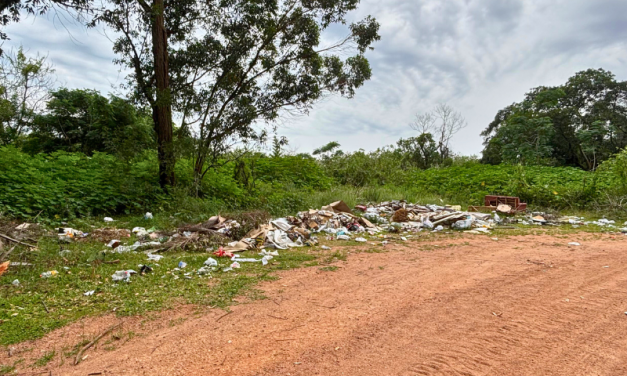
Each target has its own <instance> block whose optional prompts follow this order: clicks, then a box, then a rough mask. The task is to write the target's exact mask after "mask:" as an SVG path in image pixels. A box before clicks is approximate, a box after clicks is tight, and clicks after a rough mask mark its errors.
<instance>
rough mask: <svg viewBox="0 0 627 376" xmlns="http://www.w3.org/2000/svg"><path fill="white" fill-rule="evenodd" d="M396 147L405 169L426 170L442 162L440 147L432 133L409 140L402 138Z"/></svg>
mask: <svg viewBox="0 0 627 376" xmlns="http://www.w3.org/2000/svg"><path fill="white" fill-rule="evenodd" d="M396 145H397V149H396V151H397V153H398V154H399V155H400V158H401V160H402V163H403V168H408V167H416V168H419V169H422V170H425V169H427V168H430V167H433V166H435V165H437V164H438V163H440V162H441V160H440V154H439V153H438V146H437V144H436V143H435V141H434V140H433V136H432V135H431V133H423V134H421V135H420V136H418V137H410V138H407V139H402V138H401V139H400V140H399V141H398V142H397V143H396Z"/></svg>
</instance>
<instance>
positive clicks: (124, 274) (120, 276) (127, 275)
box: [111, 270, 137, 282]
mask: <svg viewBox="0 0 627 376" xmlns="http://www.w3.org/2000/svg"><path fill="white" fill-rule="evenodd" d="M131 274H137V272H136V271H134V270H118V271H116V272H115V273H114V274H113V275H112V276H111V280H112V281H113V282H119V281H124V282H130V281H131Z"/></svg>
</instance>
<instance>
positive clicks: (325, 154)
mask: <svg viewBox="0 0 627 376" xmlns="http://www.w3.org/2000/svg"><path fill="white" fill-rule="evenodd" d="M340 146H341V145H340V144H339V143H338V142H337V141H331V142H329V143H328V144H326V145H324V146H321V147H319V148H318V149H316V150H314V151H313V153H311V154H313V155H319V156H321V157H322V158H329V157H330V156H331V154H332V153H333V152H334V151H340V152H341V150H338V149H339V147H340Z"/></svg>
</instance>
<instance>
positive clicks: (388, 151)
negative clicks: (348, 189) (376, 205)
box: [321, 147, 407, 187]
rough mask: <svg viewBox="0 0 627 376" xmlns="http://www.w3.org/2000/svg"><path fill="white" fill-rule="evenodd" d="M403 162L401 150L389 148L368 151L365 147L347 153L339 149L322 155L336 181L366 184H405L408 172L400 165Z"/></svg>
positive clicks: (326, 169) (357, 185)
mask: <svg viewBox="0 0 627 376" xmlns="http://www.w3.org/2000/svg"><path fill="white" fill-rule="evenodd" d="M402 161H403V156H402V155H401V154H400V153H397V152H396V151H395V149H394V148H392V147H386V148H382V149H377V150H376V151H373V152H369V153H367V152H365V151H364V150H359V151H356V152H354V153H347V154H344V153H339V152H336V153H335V154H334V155H333V156H331V157H328V158H323V159H322V160H321V163H322V165H323V166H324V168H325V171H326V173H327V174H328V175H329V176H331V177H333V178H334V179H335V182H336V184H340V185H351V186H355V187H365V186H376V185H386V184H402V183H403V182H404V180H405V177H406V175H407V174H406V170H403V169H401V168H399V166H400V165H401V163H402Z"/></svg>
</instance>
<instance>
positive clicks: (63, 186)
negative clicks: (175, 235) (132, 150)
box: [0, 147, 164, 218]
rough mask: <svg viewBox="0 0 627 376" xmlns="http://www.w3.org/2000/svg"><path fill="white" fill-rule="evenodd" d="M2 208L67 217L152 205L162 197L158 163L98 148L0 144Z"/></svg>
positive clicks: (30, 214) (13, 212)
mask: <svg viewBox="0 0 627 376" xmlns="http://www.w3.org/2000/svg"><path fill="white" fill-rule="evenodd" d="M0 166H2V173H0V186H1V187H2V190H0V211H2V212H5V213H8V214H10V215H12V216H15V217H22V218H29V217H34V216H37V215H41V216H42V217H44V218H45V217H55V216H56V217H57V218H68V217H74V216H79V215H95V214H101V213H113V212H115V213H119V212H130V211H137V210H143V209H150V208H154V207H156V206H158V205H159V203H160V202H161V201H162V200H163V198H164V197H163V194H162V192H161V190H160V189H159V186H158V182H157V179H156V171H154V170H155V169H154V167H153V166H156V164H155V163H152V161H147V160H142V161H139V162H124V161H121V160H119V159H117V158H115V157H113V156H110V155H107V154H103V153H94V155H93V156H92V157H87V156H85V155H83V154H80V153H66V152H56V153H53V154H51V155H49V156H46V155H43V154H38V155H35V156H30V155H28V154H25V153H23V152H21V151H19V150H17V149H16V148H14V147H2V148H0Z"/></svg>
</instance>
